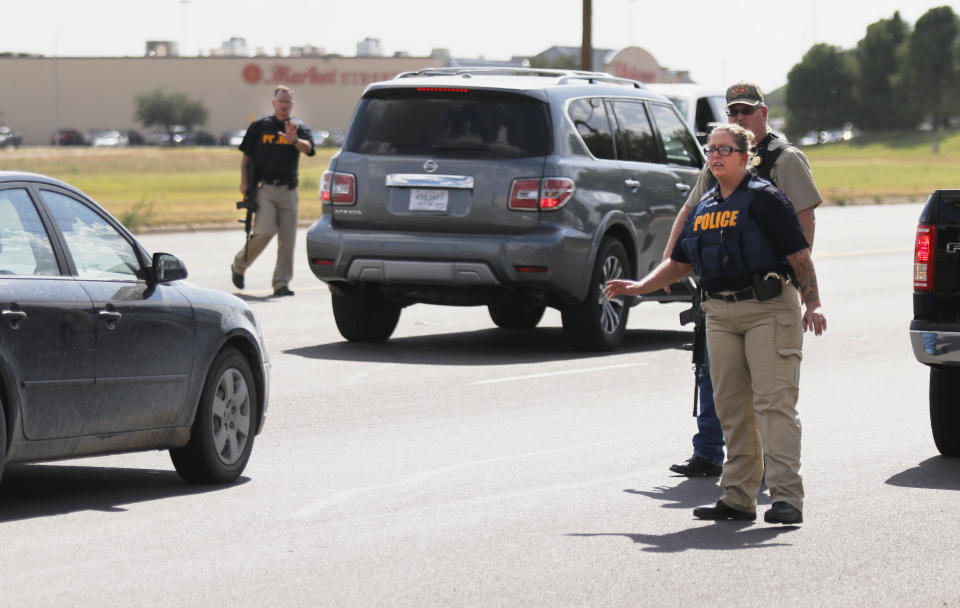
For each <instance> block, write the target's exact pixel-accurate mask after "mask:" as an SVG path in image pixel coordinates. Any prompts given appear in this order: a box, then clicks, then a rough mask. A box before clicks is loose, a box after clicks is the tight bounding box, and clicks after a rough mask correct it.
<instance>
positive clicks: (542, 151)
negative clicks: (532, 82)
mask: <svg viewBox="0 0 960 608" xmlns="http://www.w3.org/2000/svg"><path fill="white" fill-rule="evenodd" d="M344 149H345V150H346V151H348V152H358V153H361V154H405V155H414V156H437V157H448V158H449V157H455V158H526V157H532V156H546V155H548V154H550V152H551V151H552V138H551V136H550V118H549V112H548V111H547V105H546V104H545V103H543V102H541V101H539V100H537V99H533V98H531V97H527V96H524V95H515V94H510V93H503V92H490V91H470V90H468V89H457V90H456V91H438V90H433V89H431V90H429V91H424V90H418V89H381V90H377V91H372V92H371V93H369V94H368V95H367V96H366V97H364V98H363V99H362V100H361V101H360V105H359V106H358V108H357V112H356V114H355V115H354V118H353V123H352V125H351V127H350V133H349V134H348V135H347V141H346V143H345V145H344Z"/></svg>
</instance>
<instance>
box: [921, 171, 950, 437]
mask: <svg viewBox="0 0 960 608" xmlns="http://www.w3.org/2000/svg"><path fill="white" fill-rule="evenodd" d="M910 343H911V344H912V346H913V354H914V355H915V356H916V357H917V361H919V362H921V363H924V364H926V365H929V366H930V425H931V427H932V428H933V440H934V442H935V443H936V444H937V449H938V450H940V453H941V454H943V455H944V456H960V190H937V191H935V192H934V193H933V194H931V195H930V198H929V199H927V204H926V205H925V206H924V208H923V212H922V213H921V214H920V222H919V224H918V226H917V238H916V241H915V245H914V254H913V321H911V322H910Z"/></svg>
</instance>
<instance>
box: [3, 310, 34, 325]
mask: <svg viewBox="0 0 960 608" xmlns="http://www.w3.org/2000/svg"><path fill="white" fill-rule="evenodd" d="M0 315H2V316H3V318H4V319H6V320H7V322H8V323H10V327H12V328H13V329H19V328H20V323H21V322H22V321H23V320H24V319H26V318H27V313H25V312H23V311H22V310H7V309H4V310H3V312H0Z"/></svg>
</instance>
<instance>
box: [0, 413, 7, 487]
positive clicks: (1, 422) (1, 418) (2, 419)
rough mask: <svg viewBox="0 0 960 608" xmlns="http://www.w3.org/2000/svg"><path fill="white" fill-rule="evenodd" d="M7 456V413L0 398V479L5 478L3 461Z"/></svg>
mask: <svg viewBox="0 0 960 608" xmlns="http://www.w3.org/2000/svg"><path fill="white" fill-rule="evenodd" d="M6 456H7V413H6V410H5V409H4V408H3V400H2V399H0V479H3V461H4V460H5V459H6Z"/></svg>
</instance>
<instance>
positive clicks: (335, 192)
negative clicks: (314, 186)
mask: <svg viewBox="0 0 960 608" xmlns="http://www.w3.org/2000/svg"><path fill="white" fill-rule="evenodd" d="M320 200H322V201H323V202H325V203H330V202H332V203H333V204H334V205H352V204H354V203H356V202H357V179H356V178H355V177H354V176H353V174H352V173H334V172H333V171H324V172H323V177H321V178H320Z"/></svg>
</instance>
